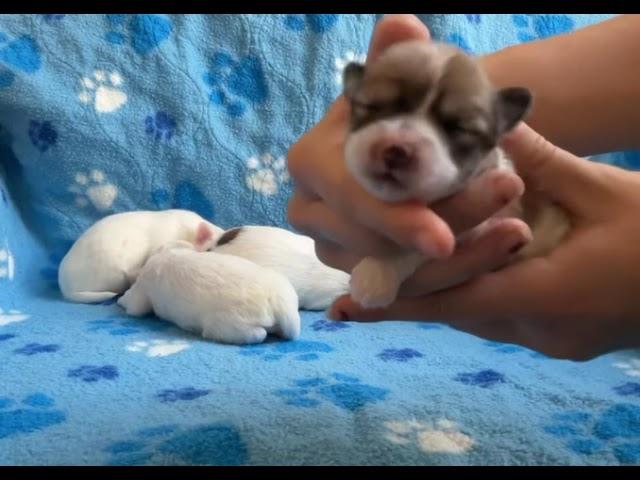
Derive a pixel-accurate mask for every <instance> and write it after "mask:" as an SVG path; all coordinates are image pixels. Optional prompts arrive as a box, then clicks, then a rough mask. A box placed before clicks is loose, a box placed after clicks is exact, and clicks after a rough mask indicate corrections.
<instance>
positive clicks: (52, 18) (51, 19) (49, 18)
mask: <svg viewBox="0 0 640 480" xmlns="http://www.w3.org/2000/svg"><path fill="white" fill-rule="evenodd" d="M40 17H41V18H42V19H43V20H44V21H45V22H47V23H57V22H59V21H60V20H62V19H63V18H64V17H66V15H64V14H46V15H40Z"/></svg>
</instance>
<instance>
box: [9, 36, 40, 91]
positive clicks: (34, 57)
mask: <svg viewBox="0 0 640 480" xmlns="http://www.w3.org/2000/svg"><path fill="white" fill-rule="evenodd" d="M41 65H42V60H41V59H40V49H39V48H38V44H37V43H36V41H35V40H34V39H33V38H31V37H30V36H28V35H22V36H21V37H18V38H15V39H13V40H12V39H10V38H9V37H8V36H7V35H5V34H4V33H2V32H0V89H3V88H8V87H10V86H12V85H13V83H14V81H15V78H16V72H17V73H25V74H27V75H33V74H34V73H36V72H37V71H38V70H40V67H41Z"/></svg>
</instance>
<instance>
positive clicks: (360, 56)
mask: <svg viewBox="0 0 640 480" xmlns="http://www.w3.org/2000/svg"><path fill="white" fill-rule="evenodd" d="M366 59H367V54H366V53H355V52H354V51H352V50H349V51H347V52H346V53H345V54H344V55H343V56H342V57H338V58H336V59H335V66H336V83H337V84H338V85H340V86H342V74H343V72H344V69H345V67H346V66H347V65H348V64H350V63H351V62H357V63H364V62H365V60H366Z"/></svg>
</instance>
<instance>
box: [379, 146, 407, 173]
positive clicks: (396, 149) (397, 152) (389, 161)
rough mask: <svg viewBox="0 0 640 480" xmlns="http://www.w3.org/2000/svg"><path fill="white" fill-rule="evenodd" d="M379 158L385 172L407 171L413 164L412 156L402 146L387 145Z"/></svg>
mask: <svg viewBox="0 0 640 480" xmlns="http://www.w3.org/2000/svg"><path fill="white" fill-rule="evenodd" d="M381 156H382V162H383V163H384V166H385V167H386V168H387V170H408V169H409V168H411V165H412V164H413V155H412V154H411V152H410V151H409V150H408V149H407V148H406V147H404V146H402V145H389V146H388V147H386V148H384V149H382V153H381Z"/></svg>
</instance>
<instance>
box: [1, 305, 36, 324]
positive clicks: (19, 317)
mask: <svg viewBox="0 0 640 480" xmlns="http://www.w3.org/2000/svg"><path fill="white" fill-rule="evenodd" d="M27 318H29V315H25V314H24V313H22V312H21V311H20V310H7V311H6V312H5V311H4V310H2V309H1V308H0V327H2V326H4V325H9V324H10V323H16V322H22V321H23V320H26V319H27Z"/></svg>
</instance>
